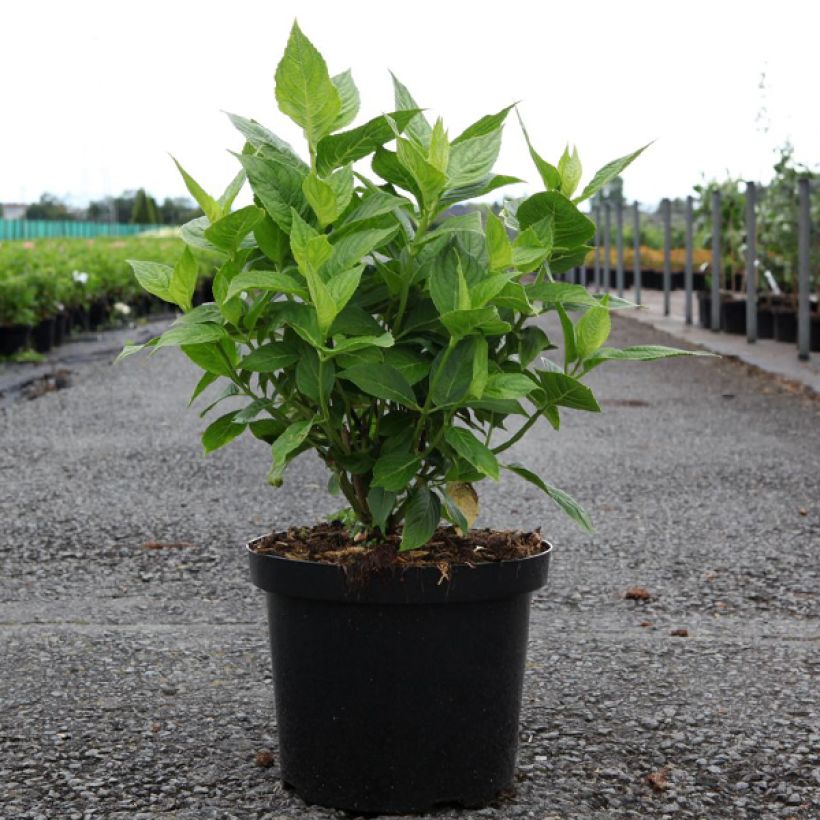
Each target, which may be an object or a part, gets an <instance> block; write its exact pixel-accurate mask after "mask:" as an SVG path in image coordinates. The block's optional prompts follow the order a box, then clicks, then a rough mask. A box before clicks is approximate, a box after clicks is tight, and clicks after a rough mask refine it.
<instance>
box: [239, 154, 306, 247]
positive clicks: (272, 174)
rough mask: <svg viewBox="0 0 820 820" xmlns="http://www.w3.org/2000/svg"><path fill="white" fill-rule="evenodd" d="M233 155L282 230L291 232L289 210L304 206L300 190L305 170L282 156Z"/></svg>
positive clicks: (300, 211) (303, 209) (301, 208)
mask: <svg viewBox="0 0 820 820" xmlns="http://www.w3.org/2000/svg"><path fill="white" fill-rule="evenodd" d="M236 156H237V158H238V159H239V161H240V162H241V163H242V167H243V168H244V169H245V172H246V173H247V175H248V180H249V181H250V183H251V188H252V189H253V192H254V194H255V195H256V196H257V197H258V199H259V201H260V202H261V203H262V207H263V208H264V209H265V210H266V211H267V212H268V214H270V217H271V219H272V220H273V221H274V222H275V223H276V224H277V225H278V226H279V227H280V228H281V229H282V230H283V231H285V233H290V222H291V210H292V209H295V210H296V211H298V212H299V213H304V212H305V211H306V209H307V203H306V201H305V197H304V194H303V193H302V179H303V178H304V174H303V173H302V172H301V171H300V170H299V169H298V168H295V167H294V166H293V165H290V164H288V163H287V162H285V161H284V160H282V159H281V158H277V157H254V156H251V155H250V154H237V155H236Z"/></svg>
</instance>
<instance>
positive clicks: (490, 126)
mask: <svg viewBox="0 0 820 820" xmlns="http://www.w3.org/2000/svg"><path fill="white" fill-rule="evenodd" d="M513 108H514V106H512V105H508V106H507V107H506V108H502V109H501V110H500V111H499V112H498V113H497V114H487V116H485V117H482V118H481V119H480V120H476V122H474V123H473V124H472V125H470V126H468V127H467V128H465V129H464V131H462V132H461V133H460V134H459V135H458V136H457V137H456V138H455V139H454V140H453V143H452V144H453V145H458V144H459V143H462V142H466V141H467V140H469V139H473V138H475V137H485V136H487V135H488V134H492V133H494V132H495V131H498V129H499V128H501V126H502V125H504V120H506V119H507V114H509V113H510V111H511V110H512V109H513Z"/></svg>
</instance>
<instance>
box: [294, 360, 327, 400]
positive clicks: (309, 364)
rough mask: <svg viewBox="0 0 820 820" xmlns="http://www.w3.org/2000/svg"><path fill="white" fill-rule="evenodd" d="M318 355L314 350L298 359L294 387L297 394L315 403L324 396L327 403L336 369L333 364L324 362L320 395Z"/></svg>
mask: <svg viewBox="0 0 820 820" xmlns="http://www.w3.org/2000/svg"><path fill="white" fill-rule="evenodd" d="M319 364H320V362H319V354H318V353H317V352H316V351H315V350H306V351H305V352H304V353H303V355H302V356H301V357H300V358H299V363H298V364H297V365H296V386H297V387H298V388H299V392H300V393H302V394H303V395H305V396H307V397H308V398H309V399H313V401H315V402H319V401H321V398H320V397H321V396H324V400H325V403H326V402H327V400H328V398H329V396H330V393H331V391H332V390H333V382H334V381H335V378H336V368H335V366H334V364H333V362H325V363H324V365H323V366H322V368H321V371H322V383H321V393H320V392H319V391H320V384H319V369H320V367H319Z"/></svg>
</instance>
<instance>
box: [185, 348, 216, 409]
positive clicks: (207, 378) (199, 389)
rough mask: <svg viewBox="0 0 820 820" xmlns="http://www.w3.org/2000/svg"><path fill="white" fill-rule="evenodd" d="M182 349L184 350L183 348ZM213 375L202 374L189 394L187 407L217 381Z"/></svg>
mask: <svg viewBox="0 0 820 820" xmlns="http://www.w3.org/2000/svg"><path fill="white" fill-rule="evenodd" d="M183 349H184V348H183ZM218 378H219V376H217V375H216V374H215V373H203V374H202V377H201V378H200V380H199V381H198V382H197V383H196V387H195V388H194V392H193V393H191V398H190V399H189V400H188V407H190V406H191V405H192V404H193V403H194V402H195V401H196V400H197V399H198V398H199V396H201V395H202V393H204V392H205V391H206V390H207V389H208V388H209V387H210V386H211V385H212V384H213V383H214V382H215V381H217V379H218Z"/></svg>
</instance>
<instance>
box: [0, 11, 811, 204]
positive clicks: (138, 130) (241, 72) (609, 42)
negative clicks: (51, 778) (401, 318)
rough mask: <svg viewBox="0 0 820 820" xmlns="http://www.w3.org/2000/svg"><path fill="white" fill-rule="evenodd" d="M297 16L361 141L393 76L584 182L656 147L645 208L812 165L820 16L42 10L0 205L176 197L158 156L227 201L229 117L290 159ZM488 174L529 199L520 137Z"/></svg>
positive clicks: (7, 148) (450, 120) (632, 186)
mask: <svg viewBox="0 0 820 820" xmlns="http://www.w3.org/2000/svg"><path fill="white" fill-rule="evenodd" d="M295 16H298V19H299V23H300V26H301V27H302V29H303V31H304V32H305V33H306V34H307V35H308V37H310V39H311V40H312V41H313V42H314V44H315V45H316V46H317V47H318V48H319V50H320V51H321V52H322V53H323V55H324V56H325V59H326V60H327V62H328V65H329V68H330V71H331V73H332V74H335V73H338V72H340V71H343V70H344V69H346V68H352V69H353V76H354V79H355V80H356V82H357V84H358V86H359V90H360V92H361V96H362V110H361V113H360V116H359V119H358V120H357V121H356V124H359V123H360V122H363V121H364V120H365V119H367V118H368V117H370V116H375V115H376V114H378V113H381V112H382V111H389V110H391V108H392V89H391V84H390V78H389V74H388V71H387V69H388V68H391V69H392V70H393V71H394V72H395V73H396V75H397V76H398V77H399V78H400V79H401V80H402V81H403V82H404V83H405V84H406V85H407V86H408V87H409V88H410V90H411V92H412V93H413V94H414V96H415V97H416V99H417V100H418V102H419V104H420V105H422V106H424V107H426V108H428V109H430V110H431V113H433V114H434V115H435V114H438V113H441V114H443V115H444V117H445V124H447V126H448V128H449V131H450V135H451V137H454V136H455V135H456V134H458V133H459V132H460V131H461V130H462V129H463V128H464V127H465V126H466V125H468V124H469V123H470V122H472V121H473V120H475V119H478V117H479V116H481V115H483V114H486V113H492V112H495V111H497V110H498V109H500V108H502V107H504V106H506V105H508V104H509V103H511V102H514V101H516V100H520V101H521V111H522V113H523V116H524V118H525V122H526V123H527V127H528V129H529V131H530V135H531V137H532V139H533V142H534V144H535V146H536V147H537V149H538V150H539V152H540V153H541V154H542V155H543V156H545V158H547V159H549V160H550V161H553V162H555V161H557V159H558V156H559V154H560V152H561V150H562V149H563V145H564V143H565V142H566V141H570V142H574V143H576V144H577V145H578V148H579V151H580V154H581V160H582V162H583V163H584V169H585V179H588V177H589V175H591V173H593V172H594V170H595V169H596V168H597V167H598V166H599V165H601V164H603V163H604V162H606V161H608V160H610V159H613V158H614V157H617V156H621V155H622V154H625V153H627V152H629V151H630V150H632V149H634V148H636V147H638V146H640V145H642V144H644V143H646V142H648V141H649V140H651V139H656V140H657V142H656V143H655V145H654V146H652V148H651V149H650V150H649V151H648V152H647V153H646V154H645V155H644V156H643V157H641V158H640V159H639V160H638V161H637V163H636V164H635V165H633V166H632V167H631V168H630V169H629V170H628V171H627V173H626V176H625V192H626V195H627V196H628V197H629V198H637V199H640V200H641V201H647V202H651V201H656V200H657V199H659V198H660V197H662V196H676V195H685V194H686V193H689V192H690V189H691V186H692V185H693V184H695V183H697V182H698V181H699V180H700V178H701V175H702V174H705V175H706V176H707V177H711V176H715V175H723V174H724V173H725V172H726V171H729V172H731V173H733V174H737V175H739V176H743V177H746V178H753V179H764V180H765V179H766V178H767V177H768V172H769V169H770V167H771V164H772V159H773V153H772V149H773V148H774V147H775V146H776V145H778V144H780V143H782V142H783V140H784V139H786V138H790V139H791V140H792V141H793V143H794V144H795V147H796V153H797V156H798V158H799V159H802V160H804V161H807V162H810V163H815V162H816V161H818V160H820V156H819V155H820V150H818V148H820V146H818V141H820V104H819V103H818V98H817V89H818V85H819V84H820V63H818V59H817V51H816V49H817V47H818V39H817V32H818V23H820V11H819V10H818V6H816V4H815V3H814V2H812V0H802V2H792V0H778V2H777V3H772V2H756V1H753V2H740V1H739V0H732V1H731V2H729V1H728V0H723V2H719V0H709V2H701V0H678V2H675V3H665V2H658V0H654V2H643V1H642V0H621V1H620V2H613V0H609V1H608V2H598V1H597V0H596V1H593V0H585V1H583V2H582V1H581V0H576V1H575V2H560V3H559V2H546V1H544V2H526V0H518V2H509V0H508V2H486V0H466V1H465V0H434V2H427V0H418V1H417V2H413V0H381V2H378V1H376V2H365V1H364V0H358V1H357V0H334V2H318V1H317V0H300V2H293V0H266V2H255V0H222V2H212V0H199V2H189V0H164V2H155V0H140V2H138V3H124V2H116V1H115V0H107V2H95V1H94V0H72V2H64V1H60V2H55V1H53V0H52V2H42V0H41V2H4V3H2V4H0V66H2V69H0V71H1V72H2V73H0V77H2V88H3V90H2V96H1V97H0V104H1V106H2V107H0V201H32V200H34V199H36V198H38V197H39V195H40V193H41V192H42V191H44V190H48V191H51V192H54V193H56V194H58V195H59V196H63V197H69V198H71V200H72V201H74V202H77V203H82V202H85V201H86V200H87V199H88V198H89V197H91V198H96V197H100V196H103V195H106V194H117V193H119V192H120V191H122V190H124V189H127V188H136V187H139V186H144V187H145V188H147V189H148V190H149V191H150V192H151V193H152V194H154V195H155V196H157V197H160V198H161V197H164V196H166V195H170V196H176V195H180V194H183V193H184V189H183V186H182V183H181V181H180V180H179V178H178V176H177V174H176V171H175V170H174V168H173V165H172V163H171V160H170V159H169V158H168V156H167V154H168V153H169V152H170V153H173V154H175V155H176V156H177V157H178V158H179V160H180V161H181V162H182V164H183V165H185V166H186V168H187V170H188V171H189V172H190V173H192V174H193V175H194V177H196V178H197V179H198V180H199V181H200V182H201V184H202V185H203V186H204V187H205V188H206V189H207V190H210V191H211V192H212V193H216V194H218V193H219V192H221V189H222V187H223V186H224V185H225V183H226V182H227V181H228V179H229V178H230V177H231V176H232V175H233V173H234V171H235V168H236V163H235V160H234V159H233V158H232V157H231V156H230V155H228V154H227V153H226V150H225V149H228V148H230V149H233V150H239V148H240V146H241V138H239V135H238V134H236V132H234V131H233V129H232V127H231V126H230V123H229V122H228V121H227V118H225V116H224V115H223V114H222V113H220V112H221V111H222V110H227V111H233V112H236V113H239V114H243V115H245V116H250V117H253V118H254V119H257V120H259V121H260V122H262V123H263V124H265V125H267V126H268V127H270V128H271V129H272V130H273V131H275V132H276V133H278V134H280V135H281V136H282V137H284V138H286V139H288V140H289V141H291V142H292V143H293V144H294V145H298V146H300V148H301V147H302V146H303V142H302V138H301V134H300V133H299V131H298V129H296V127H295V126H293V125H292V124H291V123H290V121H289V120H287V118H285V117H284V115H282V114H281V113H280V112H279V111H278V109H277V108H276V103H275V100H274V97H273V72H274V69H275V66H276V63H277V62H278V60H279V57H280V56H281V53H282V50H283V49H284V46H285V42H286V40H287V35H288V31H289V28H290V25H291V22H292V20H293V18H294V17H295ZM764 70H765V71H766V74H767V91H766V94H765V104H766V107H767V108H768V115H769V119H770V121H771V130H770V132H769V133H768V134H766V135H763V134H761V133H759V130H758V126H757V124H756V117H757V114H758V111H759V109H760V108H761V106H762V104H763V103H764V97H763V95H762V94H761V92H760V90H759V89H758V83H759V79H760V75H761V72H762V71H764ZM496 170H497V171H498V172H500V173H508V174H513V175H515V176H519V177H522V178H524V179H527V180H529V181H531V182H532V183H534V182H535V180H536V175H535V172H534V169H533V168H532V166H531V164H530V162H529V158H528V156H527V154H526V150H525V146H524V142H523V139H522V137H521V135H520V132H519V129H518V125H517V122H516V120H515V118H514V117H512V118H511V119H510V120H508V126H507V128H506V133H505V141H504V147H503V148H502V153H501V157H500V159H499V162H498V163H497V165H496ZM502 190H503V189H502ZM506 190H508V191H509V192H510V193H516V194H521V193H523V190H524V188H523V187H522V186H518V190H516V189H512V188H511V189H506Z"/></svg>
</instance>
